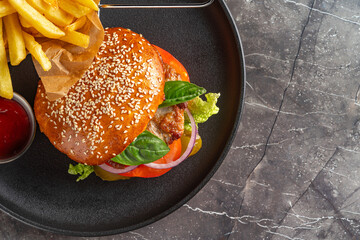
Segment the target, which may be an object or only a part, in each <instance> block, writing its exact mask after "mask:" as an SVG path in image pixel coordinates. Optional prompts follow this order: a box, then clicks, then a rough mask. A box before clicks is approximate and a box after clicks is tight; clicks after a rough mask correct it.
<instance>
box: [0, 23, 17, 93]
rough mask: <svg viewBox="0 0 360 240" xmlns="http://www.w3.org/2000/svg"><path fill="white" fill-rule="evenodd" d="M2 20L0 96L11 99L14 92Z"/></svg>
mask: <svg viewBox="0 0 360 240" xmlns="http://www.w3.org/2000/svg"><path fill="white" fill-rule="evenodd" d="M2 22H3V21H2V18H0V96H1V97H4V98H7V99H11V98H12V97H13V94H14V93H13V88H12V83H11V77H10V71H9V65H8V62H7V57H6V50H5V45H4V39H3V23H2Z"/></svg>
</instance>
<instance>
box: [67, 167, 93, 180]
mask: <svg viewBox="0 0 360 240" xmlns="http://www.w3.org/2000/svg"><path fill="white" fill-rule="evenodd" d="M93 171H94V167H93V166H89V165H84V164H82V163H78V164H77V165H75V166H74V165H72V164H69V169H68V173H69V174H71V175H78V174H79V175H80V176H79V177H78V178H77V179H76V181H77V182H78V181H80V180H84V179H85V178H87V177H88V176H89V175H90V174H91V173H92V172H93Z"/></svg>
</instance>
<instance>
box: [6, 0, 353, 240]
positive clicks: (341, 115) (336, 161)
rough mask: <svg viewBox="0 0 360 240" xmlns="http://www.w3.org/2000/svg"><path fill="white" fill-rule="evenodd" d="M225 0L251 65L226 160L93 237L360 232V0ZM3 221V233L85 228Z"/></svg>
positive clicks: (338, 235)
mask: <svg viewBox="0 0 360 240" xmlns="http://www.w3.org/2000/svg"><path fill="white" fill-rule="evenodd" d="M226 2H227V4H228V6H229V8H230V10H231V12H232V14H233V17H234V19H235V20H236V23H237V26H238V29H239V32H240V34H241V37H242V41H243V45H244V51H245V59H246V64H247V67H246V71H247V92H246V98H245V110H244V114H243V117H242V121H241V124H240V128H239V130H238V134H237V137H236V139H235V141H234V143H233V145H232V147H231V150H230V152H229V154H228V156H227V158H226V160H225V161H224V163H223V164H222V166H221V167H220V169H219V170H218V171H217V173H216V174H215V176H214V177H213V178H212V179H211V180H210V182H209V183H208V184H207V185H206V186H205V187H204V188H203V189H202V190H201V191H200V193H198V194H197V195H196V196H195V197H194V198H193V199H192V200H191V201H189V202H188V203H187V204H185V205H184V206H183V207H181V208H180V209H178V210H177V211H176V212H174V213H173V214H171V215H169V216H168V217H166V218H164V219H162V220H160V221H158V222H156V223H154V224H152V225H150V226H147V227H144V228H142V229H138V230H135V231H132V232H128V233H125V234H120V235H116V236H108V237H102V238H94V239H104V240H108V239H139V240H140V239H274V240H275V239H294V240H295V239H360V201H359V197H360V191H359V189H360V176H359V174H360V172H359V171H360V76H359V75H360V71H359V69H360V63H359V58H360V57H359V56H360V55H359V52H360V51H359V50H360V2H359V1H358V0H227V1H226ZM0 223H1V224H0V239H57V240H60V239H78V238H72V237H66V236H60V235H56V234H52V233H48V232H44V231H41V230H38V229H35V228H32V227H29V226H27V225H25V224H23V223H20V222H18V221H17V220H14V219H12V218H11V217H9V216H8V215H6V214H4V213H0Z"/></svg>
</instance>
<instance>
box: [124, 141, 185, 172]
mask: <svg viewBox="0 0 360 240" xmlns="http://www.w3.org/2000/svg"><path fill="white" fill-rule="evenodd" d="M169 148H170V151H169V152H168V153H167V154H166V155H165V156H164V157H162V158H160V159H159V160H157V161H155V163H169V162H173V161H175V160H177V159H178V158H179V157H180V156H181V139H177V140H175V141H174V142H173V143H172V144H170V145H169ZM170 169H171V168H166V169H155V168H150V167H147V166H145V165H140V166H138V167H137V168H135V169H134V170H131V171H130V172H127V173H120V174H119V175H121V176H126V177H142V178H152V177H159V176H161V175H163V174H165V173H167V172H168V171H170Z"/></svg>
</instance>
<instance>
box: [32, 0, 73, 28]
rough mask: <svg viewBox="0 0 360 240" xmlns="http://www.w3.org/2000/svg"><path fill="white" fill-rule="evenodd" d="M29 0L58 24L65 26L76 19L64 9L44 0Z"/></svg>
mask: <svg viewBox="0 0 360 240" xmlns="http://www.w3.org/2000/svg"><path fill="white" fill-rule="evenodd" d="M27 2H28V3H29V4H30V5H31V6H32V7H33V8H35V9H36V10H38V11H39V12H40V13H41V14H43V15H44V16H45V17H46V18H47V19H49V20H50V21H51V22H53V23H54V24H55V25H57V26H60V27H65V26H67V25H69V24H71V23H72V21H73V19H74V17H73V16H72V15H70V14H68V13H67V12H65V11H64V10H62V9H60V8H55V7H52V6H50V5H48V4H46V3H45V2H44V1H43V0H27Z"/></svg>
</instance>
